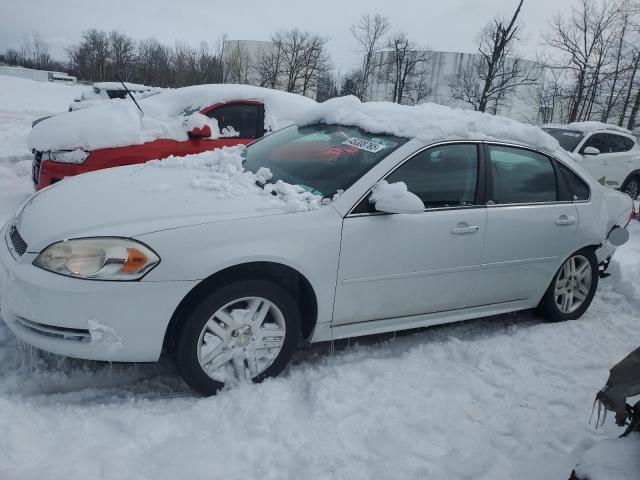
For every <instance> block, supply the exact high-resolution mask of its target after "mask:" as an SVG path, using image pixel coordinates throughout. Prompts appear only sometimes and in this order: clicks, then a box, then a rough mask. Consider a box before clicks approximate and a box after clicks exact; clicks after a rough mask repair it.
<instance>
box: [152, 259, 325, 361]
mask: <svg viewBox="0 0 640 480" xmlns="http://www.w3.org/2000/svg"><path fill="white" fill-rule="evenodd" d="M246 278H263V279H266V280H269V281H272V282H274V283H277V284H278V285H280V286H282V287H283V288H285V289H286V290H287V291H288V292H289V293H291V294H292V295H293V297H294V299H295V300H296V303H297V305H298V308H299V309H300V319H301V331H302V336H303V337H304V338H305V339H309V338H311V335H312V334H313V331H314V328H315V326H316V322H317V319H318V300H317V296H316V292H315V290H314V289H313V287H312V285H311V282H309V280H308V279H307V278H306V277H305V276H304V275H303V274H302V273H300V272H299V271H298V270H296V269H295V268H293V267H291V266H289V265H285V264H283V263H278V262H271V261H251V262H245V263H240V264H236V265H232V266H229V267H226V268H224V269H222V270H219V271H217V272H216V273H214V274H212V275H210V276H209V277H207V278H205V279H204V280H202V281H201V282H200V283H198V284H197V285H196V286H195V287H193V288H192V289H191V290H190V291H189V293H187V295H185V297H184V298H183V299H182V301H181V302H180V303H179V304H178V306H177V307H176V309H175V310H174V312H173V315H172V316H171V319H170V320H169V324H168V325H167V329H166V330H165V334H164V342H163V347H164V348H169V349H171V348H172V347H173V344H172V342H173V338H174V335H173V333H174V331H175V329H176V327H177V326H178V325H179V324H180V322H181V321H182V319H183V318H184V316H185V315H186V314H187V312H189V311H190V309H191V308H192V307H193V306H194V305H195V303H196V302H197V301H198V300H199V299H200V298H202V296H203V295H205V294H206V293H208V292H211V291H213V290H215V289H217V288H219V287H220V286H222V285H224V284H226V283H230V282H234V281H238V280H242V279H246Z"/></svg>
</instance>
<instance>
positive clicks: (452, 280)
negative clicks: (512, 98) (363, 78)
mask: <svg viewBox="0 0 640 480" xmlns="http://www.w3.org/2000/svg"><path fill="white" fill-rule="evenodd" d="M478 152H479V150H478V145H477V144H475V143H460V144H450V145H444V146H440V147H433V148H430V149H427V150H424V151H422V152H419V153H418V154H416V155H415V156H414V157H412V158H411V159H409V160H408V161H406V162H405V163H404V164H402V165H401V166H400V167H399V168H397V169H396V170H395V171H393V172H392V173H391V174H390V175H388V176H387V177H386V180H387V181H388V182H389V183H395V182H405V183H406V185H407V187H408V190H409V191H410V192H412V193H415V194H416V195H418V196H419V197H420V199H421V200H422V201H423V202H424V204H425V210H424V212H422V213H417V214H382V213H379V212H375V210H374V209H373V208H372V207H371V206H370V205H369V203H368V197H367V198H365V199H364V200H363V202H361V204H360V205H358V206H357V207H356V209H354V211H352V212H351V213H350V214H349V215H347V216H346V218H345V219H344V222H343V229H342V245H341V254H340V265H339V270H338V284H337V289H336V299H335V307H334V317H333V324H334V325H341V324H349V323H355V322H362V321H367V320H377V319H385V318H394V317H405V316H410V315H417V314H424V313H432V312H439V311H447V310H454V309H460V308H465V307H467V306H468V302H469V299H470V298H471V293H472V291H473V289H474V287H475V282H476V278H477V275H478V271H479V269H480V261H481V258H482V253H483V245H484V236H485V225H486V208H485V207H484V205H482V204H481V203H482V202H483V199H482V197H483V195H484V177H483V174H482V171H483V170H482V169H480V168H479V165H480V161H479V158H480V157H479V153H478Z"/></svg>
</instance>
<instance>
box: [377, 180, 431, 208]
mask: <svg viewBox="0 0 640 480" xmlns="http://www.w3.org/2000/svg"><path fill="white" fill-rule="evenodd" d="M369 201H371V202H372V203H373V204H374V206H375V208H376V210H377V211H379V212H384V213H423V212H424V203H422V200H420V197H418V196H417V195H416V194H414V193H411V192H410V191H408V190H407V186H406V184H405V183H404V182H396V183H387V182H386V181H382V182H380V183H378V184H377V185H376V186H375V187H374V189H373V191H372V193H371V197H369Z"/></svg>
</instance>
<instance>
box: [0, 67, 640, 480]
mask: <svg viewBox="0 0 640 480" xmlns="http://www.w3.org/2000/svg"><path fill="white" fill-rule="evenodd" d="M22 82H23V83H22V84H20V85H18V84H16V85H14V86H11V85H9V86H8V85H7V84H6V83H5V82H4V79H3V77H0V92H3V93H2V94H1V95H0V144H1V145H2V152H0V222H3V221H4V220H6V219H7V218H8V216H9V215H10V213H11V212H12V211H13V210H15V209H16V208H17V207H18V205H19V204H20V202H21V201H23V200H24V199H25V198H26V197H27V195H28V194H29V192H30V189H31V185H30V178H29V175H30V164H29V154H28V152H27V151H26V149H25V147H24V138H25V136H26V132H27V131H28V128H29V126H30V122H31V121H32V120H33V119H34V118H36V117H38V116H41V115H42V114H46V113H50V112H53V111H56V110H65V109H66V107H67V105H68V103H69V101H70V100H71V99H72V98H73V96H75V95H77V91H72V90H73V89H69V90H66V91H65V90H60V89H58V88H56V89H53V88H52V87H53V86H52V85H49V84H38V86H37V88H36V87H34V86H33V85H27V84H25V83H24V82H25V81H22ZM31 83H33V82H31ZM42 85H44V86H46V87H49V88H50V90H49V93H50V96H51V98H49V99H48V100H47V101H44V100H40V99H38V98H37V97H38V96H37V95H35V94H33V95H31V94H29V92H30V90H34V91H35V90H39V89H41V88H43V87H42ZM56 87H58V86H56ZM10 88H14V90H15V95H12V94H11V90H10ZM63 88H69V87H63ZM631 235H632V238H631V241H630V242H629V243H628V244H627V245H626V246H624V247H623V248H622V249H621V250H620V251H619V252H618V253H617V254H616V261H615V262H614V263H613V265H612V267H611V271H612V273H613V275H612V277H610V278H608V279H605V280H604V281H602V282H601V284H600V288H599V291H598V294H597V296H596V298H595V300H594V303H593V305H592V307H591V308H590V310H589V311H588V312H587V314H586V315H585V316H584V317H583V319H581V320H579V321H575V322H568V323H562V324H547V323H545V322H543V321H541V320H539V319H537V318H535V317H533V316H532V315H530V314H528V313H524V314H520V315H507V316H501V317H496V318H491V319H483V320H476V321H470V322H466V323H462V324H455V325H448V326H442V327H436V328H430V329H425V330H421V331H417V332H410V333H408V334H403V335H398V336H396V337H394V336H378V337H371V338H366V339H360V340H358V341H357V342H354V341H353V340H352V341H351V342H341V343H339V344H336V345H335V351H334V352H333V353H332V351H331V348H330V345H318V346H313V347H311V348H310V349H309V350H307V351H301V352H300V353H299V354H298V355H297V358H296V360H295V362H294V365H293V366H292V367H290V368H289V369H288V370H287V371H286V372H285V373H284V375H283V376H282V377H280V378H278V379H274V380H271V381H267V382H265V383H263V384H261V385H241V386H238V387H236V388H233V389H229V390H226V391H223V392H222V393H220V394H219V395H217V396H215V397H212V398H200V397H196V396H194V395H193V394H191V393H190V392H189V391H188V390H187V389H186V387H184V385H183V384H182V383H181V382H180V380H179V379H178V377H177V375H176V373H175V371H174V370H173V368H172V366H171V363H170V362H169V361H168V360H167V359H163V360H162V361H161V362H160V363H159V364H150V365H124V364H115V365H109V364H100V363H96V362H84V361H78V360H71V359H64V358H61V357H56V356H53V355H48V354H43V353H40V352H37V351H33V350H31V349H29V348H26V347H23V346H20V345H19V344H18V343H17V342H16V340H15V338H14V337H13V335H12V334H11V333H10V331H9V330H8V329H7V328H6V327H5V326H4V325H3V324H0V478H1V479H5V478H6V479H11V480H22V479H25V480H31V479H34V478H47V479H49V480H55V479H64V480H70V479H89V478H90V479H94V478H95V479H98V478H104V479H154V480H157V479H165V478H166V479H173V478H185V479H201V478H202V479H204V478H218V477H220V478H228V479H236V478H242V479H257V478H260V479H289V478H291V479H298V478H309V479H321V478H326V479H334V478H349V479H354V480H356V479H363V480H364V479H377V478H380V479H387V478H393V479H401V478H411V479H417V478H433V479H474V480H477V479H491V480H499V479H514V478H518V479H525V480H528V479H531V480H533V479H552V478H553V479H564V478H568V477H569V473H570V471H571V469H572V467H573V465H574V464H575V463H577V462H578V461H579V458H580V457H581V456H582V454H583V452H585V451H587V450H588V449H589V448H590V447H592V446H593V445H594V444H595V442H598V441H600V440H604V439H609V438H614V437H615V436H617V435H618V434H619V433H620V429H618V428H617V427H615V426H614V425H613V421H612V417H611V416H610V417H609V419H608V420H607V424H606V425H605V427H604V428H603V429H599V430H597V431H596V430H595V429H594V427H593V425H589V416H590V413H591V405H592V402H593V398H594V395H595V393H596V391H597V390H598V389H599V388H600V387H601V386H602V385H603V384H604V382H605V380H606V378H607V375H608V369H609V368H610V367H611V366H612V365H613V364H614V363H616V362H617V361H619V360H620V359H621V358H623V357H624V356H625V355H626V354H627V353H628V352H629V351H631V350H632V349H633V348H635V347H637V346H638V343H639V340H638V339H639V338H640V323H639V321H640V223H635V222H634V224H633V226H632V229H631ZM639 437H640V436H635V437H634V438H632V439H631V441H637V443H638V444H639V445H640V438H639ZM636 450H637V449H636ZM634 478H637V476H636V477H634Z"/></svg>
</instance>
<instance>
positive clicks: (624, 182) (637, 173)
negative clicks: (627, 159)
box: [620, 169, 640, 188]
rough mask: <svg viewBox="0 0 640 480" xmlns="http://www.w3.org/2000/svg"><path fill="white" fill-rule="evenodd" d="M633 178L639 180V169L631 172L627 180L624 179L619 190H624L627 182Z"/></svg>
mask: <svg viewBox="0 0 640 480" xmlns="http://www.w3.org/2000/svg"><path fill="white" fill-rule="evenodd" d="M633 177H638V179H640V169H638V170H633V171H632V172H631V173H630V174H629V175H627V178H625V179H624V181H623V182H622V183H621V184H620V188H624V186H625V185H626V184H627V182H628V181H629V180H631V179H632V178H633Z"/></svg>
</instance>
